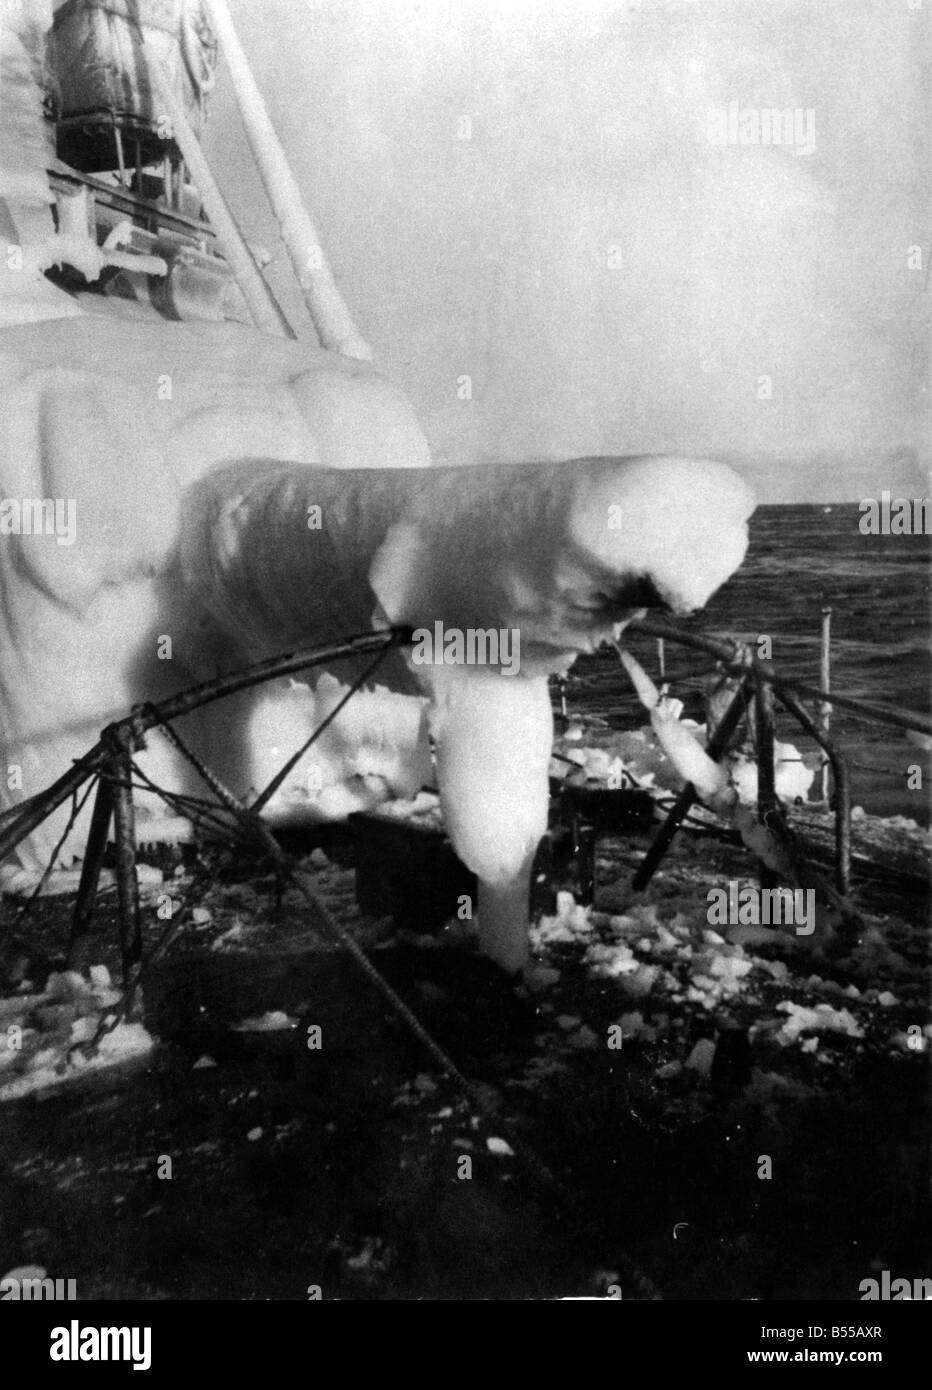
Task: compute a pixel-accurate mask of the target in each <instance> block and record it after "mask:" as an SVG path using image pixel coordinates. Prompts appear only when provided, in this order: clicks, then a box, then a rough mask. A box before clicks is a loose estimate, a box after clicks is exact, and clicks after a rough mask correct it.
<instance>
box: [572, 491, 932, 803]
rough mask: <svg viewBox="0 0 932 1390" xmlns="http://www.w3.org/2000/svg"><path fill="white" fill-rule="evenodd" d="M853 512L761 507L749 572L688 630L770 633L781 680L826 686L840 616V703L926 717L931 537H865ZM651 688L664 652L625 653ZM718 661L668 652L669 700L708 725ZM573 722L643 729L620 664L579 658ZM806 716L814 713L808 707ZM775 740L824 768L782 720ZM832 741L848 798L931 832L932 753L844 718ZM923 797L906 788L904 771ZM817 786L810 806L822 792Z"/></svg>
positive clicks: (640, 646)
mask: <svg viewBox="0 0 932 1390" xmlns="http://www.w3.org/2000/svg"><path fill="white" fill-rule="evenodd" d="M859 520H860V510H859V508H858V506H857V504H848V505H836V506H833V507H832V508H831V509H826V508H824V507H822V506H814V505H798V506H769V507H759V508H758V509H757V511H756V512H755V513H754V516H753V517H752V518H751V523H750V545H749V548H748V554H747V558H746V559H745V562H744V564H743V565H742V567H741V569H740V570H739V571H738V572H737V574H735V575H734V576H733V577H732V578H731V579H730V580H729V581H728V583H727V584H726V585H724V587H723V588H722V589H720V590H719V592H718V593H717V594H716V595H715V596H714V597H713V599H712V600H711V602H710V603H709V604H708V606H707V607H706V608H705V609H704V610H703V612H702V613H700V614H697V615H695V616H694V617H692V618H690V619H687V620H685V621H684V622H682V623H681V625H682V626H684V627H685V628H687V629H689V630H692V631H696V632H706V633H709V634H714V635H722V634H731V635H733V636H737V637H741V638H743V639H747V640H753V639H754V638H756V636H757V635H758V634H767V635H768V636H769V637H771V638H772V642H773V660H774V666H775V669H776V670H777V671H778V672H779V673H780V674H781V676H782V677H783V678H785V679H788V680H790V681H791V680H792V678H793V677H794V676H795V677H796V678H797V679H798V680H806V681H809V682H812V683H813V684H818V683H819V643H820V628H821V613H822V609H823V608H824V607H830V608H831V609H832V641H831V660H832V668H831V684H832V688H833V689H835V690H837V691H838V693H839V694H845V695H850V696H853V697H855V698H857V699H862V700H869V701H871V702H873V703H875V704H882V705H887V706H890V707H892V708H894V709H896V710H898V711H900V712H902V711H903V710H905V709H912V710H917V711H920V712H922V713H926V714H928V713H929V710H930V707H932V536H925V535H917V536H866V535H862V534H861V532H860V530H859V527H858V522H859ZM628 644H629V645H630V646H631V648H632V650H633V651H634V652H635V653H636V654H637V655H638V657H639V659H641V660H643V662H644V665H645V667H646V669H647V670H648V671H649V672H650V674H651V675H652V676H654V677H655V678H656V677H657V675H658V659H657V651H656V642H655V641H654V640H653V639H649V638H644V637H636V636H634V635H633V634H632V635H631V638H630V639H629V643H628ZM711 664H712V663H711V660H709V659H706V658H705V657H703V656H701V655H700V654H698V653H692V652H687V651H686V650H685V649H684V648H675V649H674V648H673V647H672V646H671V644H669V643H668V644H667V647H666V670H667V672H668V674H669V676H671V677H672V678H673V679H672V685H671V693H672V694H674V695H677V696H678V697H679V698H680V699H682V700H684V701H685V703H686V706H687V708H686V713H687V714H689V715H692V716H693V717H696V718H699V719H700V720H701V719H702V718H703V717H704V715H703V713H702V683H701V679H700V677H701V673H702V671H703V669H704V668H705V669H708V667H709V666H711ZM566 696H567V706H568V710H569V712H570V713H571V714H572V713H573V712H574V711H578V712H581V713H582V712H588V713H591V714H598V715H601V716H602V717H603V718H606V719H607V720H608V721H609V722H610V723H611V724H612V725H616V726H617V727H620V728H626V727H631V726H632V725H635V724H639V723H642V722H643V719H642V717H641V714H640V713H639V710H640V707H639V706H638V704H637V701H636V700H635V698H634V697H633V695H632V694H631V693H630V687H629V686H628V683H627V679H626V677H625V676H624V673H623V672H622V671H621V670H620V668H619V666H618V662H617V658H616V657H615V656H614V655H607V654H603V653H599V654H598V655H596V656H593V657H585V658H581V659H580V660H579V661H578V662H577V663H576V665H575V666H574V668H573V670H572V672H571V673H570V676H569V679H568V681H567V686H566ZM809 708H810V709H811V708H812V706H811V705H810V706H809ZM777 734H778V737H780V738H784V739H786V740H788V741H790V742H792V743H795V744H796V745H797V747H799V748H800V749H801V751H802V752H803V754H804V756H805V757H806V760H807V762H810V764H811V765H812V766H815V763H816V758H817V752H816V748H815V745H814V744H813V743H812V741H811V740H810V739H809V738H808V737H807V736H806V735H805V734H804V733H803V731H802V730H801V729H800V728H799V726H798V725H797V724H796V722H795V721H794V720H793V719H792V718H791V717H790V716H787V715H785V714H782V713H781V714H779V715H778V725H777ZM832 735H833V737H834V738H835V739H836V740H837V742H838V744H839V746H840V747H841V749H842V751H843V752H844V753H845V755H846V757H847V758H848V761H849V764H850V766H851V773H852V788H853V801H854V803H855V804H856V805H861V806H863V807H864V808H865V810H868V811H872V812H875V813H876V814H880V815H905V816H911V817H912V818H913V819H915V820H917V821H919V822H921V823H922V824H928V823H929V820H930V815H929V812H930V791H932V756H930V754H929V753H928V752H923V751H922V750H921V749H920V748H918V747H916V746H915V745H914V744H912V743H910V742H909V741H908V739H907V738H906V735H905V734H904V733H902V732H901V731H899V730H896V729H889V728H882V727H880V726H879V725H876V724H872V723H865V722H863V721H861V720H860V719H858V718H857V717H856V716H854V715H851V714H849V713H847V712H846V711H843V710H835V711H834V712H833V715H832ZM916 766H918V767H919V768H920V769H921V774H922V786H921V788H918V789H913V790H911V789H910V788H909V787H908V785H907V782H908V778H909V775H910V774H909V769H910V768H911V767H916ZM817 790H818V783H816V784H815V786H814V787H813V789H812V792H811V793H810V795H811V796H812V795H815V794H816V793H817Z"/></svg>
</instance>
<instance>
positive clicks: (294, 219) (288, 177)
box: [205, 0, 372, 362]
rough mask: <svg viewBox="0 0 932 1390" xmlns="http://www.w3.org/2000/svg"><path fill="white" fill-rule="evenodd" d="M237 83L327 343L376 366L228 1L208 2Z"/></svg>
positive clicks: (262, 168) (285, 236) (265, 178)
mask: <svg viewBox="0 0 932 1390" xmlns="http://www.w3.org/2000/svg"><path fill="white" fill-rule="evenodd" d="M205 8H206V10H207V13H208V15H209V17H210V20H211V23H212V25H213V27H214V30H215V31H216V34H217V37H218V39H219V40H220V48H221V51H222V53H223V56H224V58H225V59H226V64H227V67H228V69H229V72H230V77H231V79H232V82H233V89H234V91H235V93H236V100H237V104H238V106H239V110H240V115H241V117H242V121H243V126H244V128H245V131H246V135H247V137H248V139H249V143H250V146H251V147H252V152H253V155H254V156H255V159H256V163H257V164H258V166H259V173H260V174H261V176H262V182H263V184H264V186H265V191H266V193H267V194H268V198H269V202H270V203H271V206H272V211H273V212H274V214H275V218H276V221H277V222H278V225H279V229H280V231H281V235H282V240H283V241H284V243H285V247H286V249H287V251H288V256H289V258H290V260H291V264H292V267H293V269H294V273H295V276H296V278H297V281H298V284H299V286H300V287H301V293H302V295H303V296H304V302H305V304H306V305H307V307H308V311H309V312H310V315H311V318H312V320H313V322H314V327H315V328H316V330H317V334H318V336H319V338H320V341H321V345H322V346H323V347H325V348H329V349H331V350H333V351H335V352H339V353H342V355H343V356H344V357H355V358H357V359H359V360H360V361H363V362H371V360H372V349H371V348H370V347H369V344H368V343H367V342H366V341H365V339H364V338H363V337H362V335H361V334H360V332H359V329H358V328H357V327H356V324H355V323H354V322H353V319H352V316H351V315H350V312H349V309H348V308H347V306H346V302H345V301H344V299H343V296H342V294H341V293H340V291H339V289H338V287H337V284H336V281H335V280H334V278H333V275H332V273H331V271H330V267H329V265H328V264H327V260H326V257H325V256H324V253H323V250H322V248H321V245H320V240H319V238H318V236H317V232H316V230H315V228H314V224H313V222H312V221H311V218H310V214H309V213H308V211H307V208H306V207H305V205H304V201H303V199H302V197H301V190H300V189H299V187H298V184H297V181H296V180H295V177H294V175H293V174H292V172H291V169H290V167H289V164H288V160H287V157H286V155H285V151H284V149H283V148H282V144H281V141H280V140H279V138H278V136H277V135H276V133H275V129H274V127H273V125H272V122H271V120H270V118H269V113H268V111H267V109H266V105H265V102H264V100H263V98H262V93H261V92H260V91H259V88H258V86H257V85H256V80H255V78H254V77H253V75H252V70H251V68H250V66H249V61H248V59H247V58H246V54H245V53H244V52H243V48H242V45H241V44H240V41H239V38H238V37H237V34H236V30H235V29H234V27H233V20H232V19H231V17H230V12H229V9H228V8H227V4H226V0H205Z"/></svg>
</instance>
